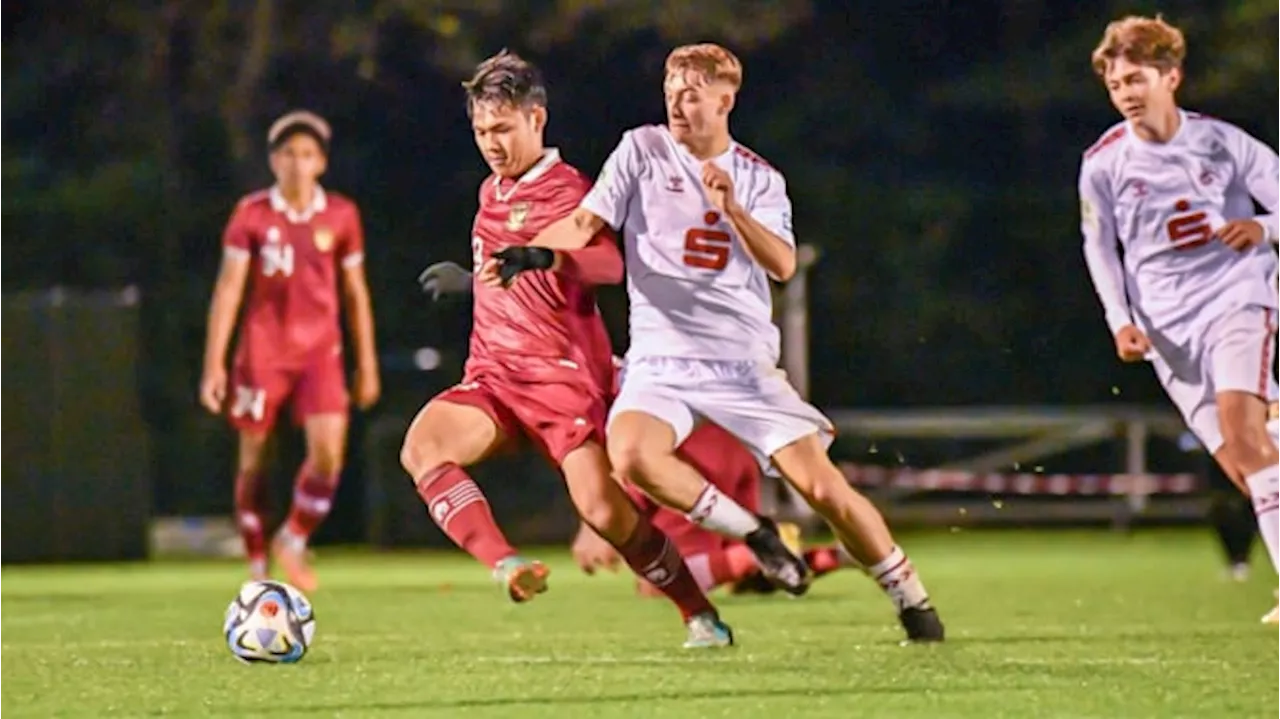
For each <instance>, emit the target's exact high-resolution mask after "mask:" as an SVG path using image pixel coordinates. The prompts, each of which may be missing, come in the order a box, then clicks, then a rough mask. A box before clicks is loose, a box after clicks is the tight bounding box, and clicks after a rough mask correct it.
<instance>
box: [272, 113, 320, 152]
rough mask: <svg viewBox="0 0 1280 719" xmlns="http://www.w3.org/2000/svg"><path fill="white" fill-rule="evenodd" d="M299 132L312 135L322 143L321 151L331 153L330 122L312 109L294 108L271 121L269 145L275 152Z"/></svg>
mask: <svg viewBox="0 0 1280 719" xmlns="http://www.w3.org/2000/svg"><path fill="white" fill-rule="evenodd" d="M298 134H303V135H310V136H311V137H312V138H313V139H314V140H315V141H316V142H317V143H318V144H319V145H320V151H321V152H323V153H324V154H326V155H327V154H329V138H330V136H331V135H332V134H333V133H332V131H330V129H329V122H328V121H327V120H325V119H324V118H323V117H320V116H319V115H317V114H316V113H314V112H311V111H310V110H294V111H293V112H290V113H287V114H285V115H282V116H281V117H280V118H279V119H277V120H276V121H275V122H273V123H271V129H270V130H267V147H268V148H269V149H270V150H271V151H272V152H275V151H276V150H279V149H280V148H281V147H282V146H283V145H284V143H286V142H288V141H289V138H291V137H293V136H294V135H298Z"/></svg>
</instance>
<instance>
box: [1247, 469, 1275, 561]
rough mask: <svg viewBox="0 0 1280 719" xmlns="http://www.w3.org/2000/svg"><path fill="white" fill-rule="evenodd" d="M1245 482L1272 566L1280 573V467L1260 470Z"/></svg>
mask: <svg viewBox="0 0 1280 719" xmlns="http://www.w3.org/2000/svg"><path fill="white" fill-rule="evenodd" d="M1244 481H1245V484H1246V485H1248V487H1249V498H1250V499H1251V500H1252V501H1253V513H1254V514H1256V515H1257V516H1258V530H1259V531H1260V532H1261V533H1262V543H1263V544H1265V545H1267V554H1270V555H1271V566H1272V567H1274V568H1276V570H1277V571H1280V560H1277V559H1276V544H1277V539H1276V533H1277V525H1280V467H1267V468H1265V469H1260V470H1258V471H1257V472H1254V473H1253V474H1251V475H1249V476H1248V477H1245V478H1244Z"/></svg>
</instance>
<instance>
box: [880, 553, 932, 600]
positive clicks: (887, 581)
mask: <svg viewBox="0 0 1280 719" xmlns="http://www.w3.org/2000/svg"><path fill="white" fill-rule="evenodd" d="M867 574H870V575H871V578H872V579H874V580H876V584H879V585H880V588H881V589H883V590H884V592H885V594H888V595H889V599H891V600H893V605H894V606H895V607H897V609H898V611H899V612H901V611H902V610H904V609H909V608H911V607H917V608H921V609H923V608H926V607H928V606H929V594H928V593H927V592H925V591H924V583H923V582H921V581H920V575H919V574H916V568H915V567H914V566H912V564H911V560H910V559H908V558H907V555H906V554H905V553H904V552H903V551H902V548H901V547H896V546H895V547H894V548H893V551H892V552H889V556H887V557H885V558H884V559H882V560H881V561H879V562H877V563H876V564H875V565H873V566H870V567H867Z"/></svg>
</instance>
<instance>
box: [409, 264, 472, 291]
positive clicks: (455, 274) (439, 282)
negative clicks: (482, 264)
mask: <svg viewBox="0 0 1280 719" xmlns="http://www.w3.org/2000/svg"><path fill="white" fill-rule="evenodd" d="M418 284H419V285H421V286H422V291H423V292H426V293H427V294H429V295H431V299H433V300H438V299H440V297H441V296H442V295H460V294H469V293H470V292H471V273H470V272H467V271H466V270H464V269H462V267H461V266H460V265H458V264H457V263H455V262H437V263H435V264H434V265H431V266H430V267H428V268H427V269H425V270H423V271H422V274H420V275H418Z"/></svg>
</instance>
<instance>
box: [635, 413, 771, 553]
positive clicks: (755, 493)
mask: <svg viewBox="0 0 1280 719" xmlns="http://www.w3.org/2000/svg"><path fill="white" fill-rule="evenodd" d="M676 454H677V455H678V456H679V457H680V458H681V459H683V460H684V461H686V462H688V463H689V464H690V465H692V466H693V468H694V469H696V470H698V472H699V473H701V474H702V476H704V477H706V478H707V481H709V482H711V484H713V485H715V486H716V487H717V488H718V489H719V490H720V491H721V492H724V493H725V494H726V495H728V497H729V498H730V499H732V500H734V501H735V502H737V503H738V504H741V505H742V506H743V507H744V508H746V509H747V510H749V511H752V512H755V511H758V510H759V508H760V464H759V463H758V462H756V459H755V457H754V456H753V455H752V454H751V452H749V451H747V448H746V447H744V446H743V445H742V443H741V442H739V441H738V439H737V438H736V437H734V436H733V435H731V434H729V433H728V432H726V431H725V430H723V429H721V428H720V427H719V426H717V425H714V424H710V423H703V424H701V425H699V426H698V427H697V428H696V429H694V430H693V434H690V435H689V438H688V439H686V440H685V441H684V443H683V444H681V445H680V447H679V448H678V449H677V450H676ZM653 524H654V526H656V527H657V528H658V529H661V530H662V531H663V533H665V534H666V535H667V536H668V537H670V538H671V541H672V542H673V543H675V545H676V549H677V550H678V551H679V552H680V556H682V557H692V556H694V555H696V554H705V553H707V552H712V551H716V550H720V549H724V548H726V547H728V546H729V545H731V544H734V543H735V542H737V540H735V539H729V538H728V537H722V536H720V535H719V534H716V533H714V532H709V531H707V530H705V529H703V528H702V527H700V526H698V525H696V524H694V523H693V522H690V521H689V520H688V518H686V517H685V516H684V515H683V514H681V513H679V512H676V511H673V510H670V509H667V508H666V507H661V508H659V509H658V510H657V512H656V513H654V515H653Z"/></svg>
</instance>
